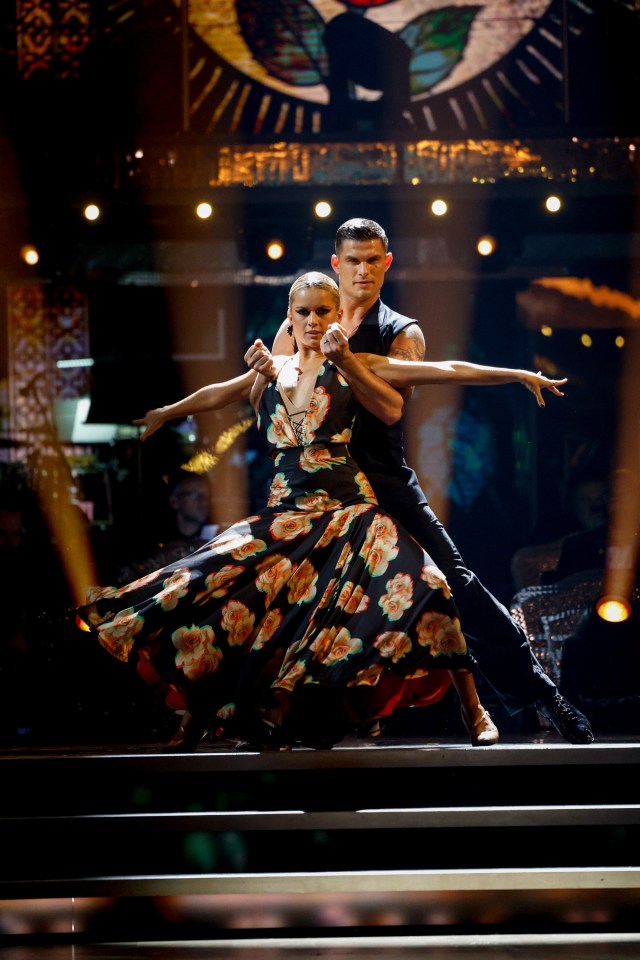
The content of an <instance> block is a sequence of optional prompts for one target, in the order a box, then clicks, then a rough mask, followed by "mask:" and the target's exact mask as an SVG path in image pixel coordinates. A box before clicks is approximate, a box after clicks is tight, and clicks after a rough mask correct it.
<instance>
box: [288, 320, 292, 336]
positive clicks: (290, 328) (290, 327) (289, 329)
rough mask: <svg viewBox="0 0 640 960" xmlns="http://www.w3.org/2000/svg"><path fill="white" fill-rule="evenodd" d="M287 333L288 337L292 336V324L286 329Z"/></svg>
mask: <svg viewBox="0 0 640 960" xmlns="http://www.w3.org/2000/svg"><path fill="white" fill-rule="evenodd" d="M287 333H288V334H289V336H290V337H292V336H293V324H292V323H290V324H289V326H288V327H287Z"/></svg>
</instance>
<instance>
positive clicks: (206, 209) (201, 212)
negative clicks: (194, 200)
mask: <svg viewBox="0 0 640 960" xmlns="http://www.w3.org/2000/svg"><path fill="white" fill-rule="evenodd" d="M212 214H213V207H212V206H211V204H210V203H207V201H206V200H203V201H202V203H199V204H198V205H197V207H196V216H198V217H200V219H201V220H208V219H209V218H210V217H211V216H212Z"/></svg>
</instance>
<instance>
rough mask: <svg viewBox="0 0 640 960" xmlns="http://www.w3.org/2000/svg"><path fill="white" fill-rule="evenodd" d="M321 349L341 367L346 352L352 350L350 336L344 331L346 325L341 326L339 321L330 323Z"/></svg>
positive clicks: (321, 343) (321, 342) (328, 358)
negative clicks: (350, 348)
mask: <svg viewBox="0 0 640 960" xmlns="http://www.w3.org/2000/svg"><path fill="white" fill-rule="evenodd" d="M320 349H321V350H322V353H323V354H324V356H325V357H326V358H327V360H331V362H332V363H335V365H336V366H338V367H339V366H340V364H341V362H342V361H344V359H345V356H346V354H347V353H349V352H350V350H349V338H348V337H347V335H346V333H345V331H344V327H341V326H340V324H339V323H331V324H329V326H328V327H327V332H326V333H325V335H324V337H323V338H322V340H321V341H320Z"/></svg>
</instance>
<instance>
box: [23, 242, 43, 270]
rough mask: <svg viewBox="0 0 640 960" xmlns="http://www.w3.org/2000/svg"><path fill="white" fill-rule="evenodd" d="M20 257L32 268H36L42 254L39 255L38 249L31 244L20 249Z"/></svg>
mask: <svg viewBox="0 0 640 960" xmlns="http://www.w3.org/2000/svg"><path fill="white" fill-rule="evenodd" d="M20 256H21V258H22V259H23V260H24V262H25V263H26V264H28V265H29V266H30V267H35V265H36V263H37V262H38V261H39V259H40V254H39V253H38V251H37V249H36V248H35V247H34V246H32V245H31V244H30V243H26V244H25V245H24V246H23V247H21V248H20Z"/></svg>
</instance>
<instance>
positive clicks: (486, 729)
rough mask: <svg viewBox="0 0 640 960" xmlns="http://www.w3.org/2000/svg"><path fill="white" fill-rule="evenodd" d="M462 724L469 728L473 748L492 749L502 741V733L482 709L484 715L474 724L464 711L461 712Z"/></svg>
mask: <svg viewBox="0 0 640 960" xmlns="http://www.w3.org/2000/svg"><path fill="white" fill-rule="evenodd" d="M461 714H462V722H463V723H464V725H465V727H466V728H467V733H468V734H469V737H470V738H471V746H472V747H490V746H492V745H493V744H494V743H497V742H498V740H499V739H500V731H499V730H498V728H497V727H496V725H495V723H494V722H493V720H492V719H491V717H490V716H489V713H488V712H487V711H486V710H485V709H484V707H483V708H482V714H481V716H480V717H478V719H477V720H476V722H475V723H474V724H471V723H470V722H469V720H468V719H467V715H466V714H465V712H464V710H461Z"/></svg>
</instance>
